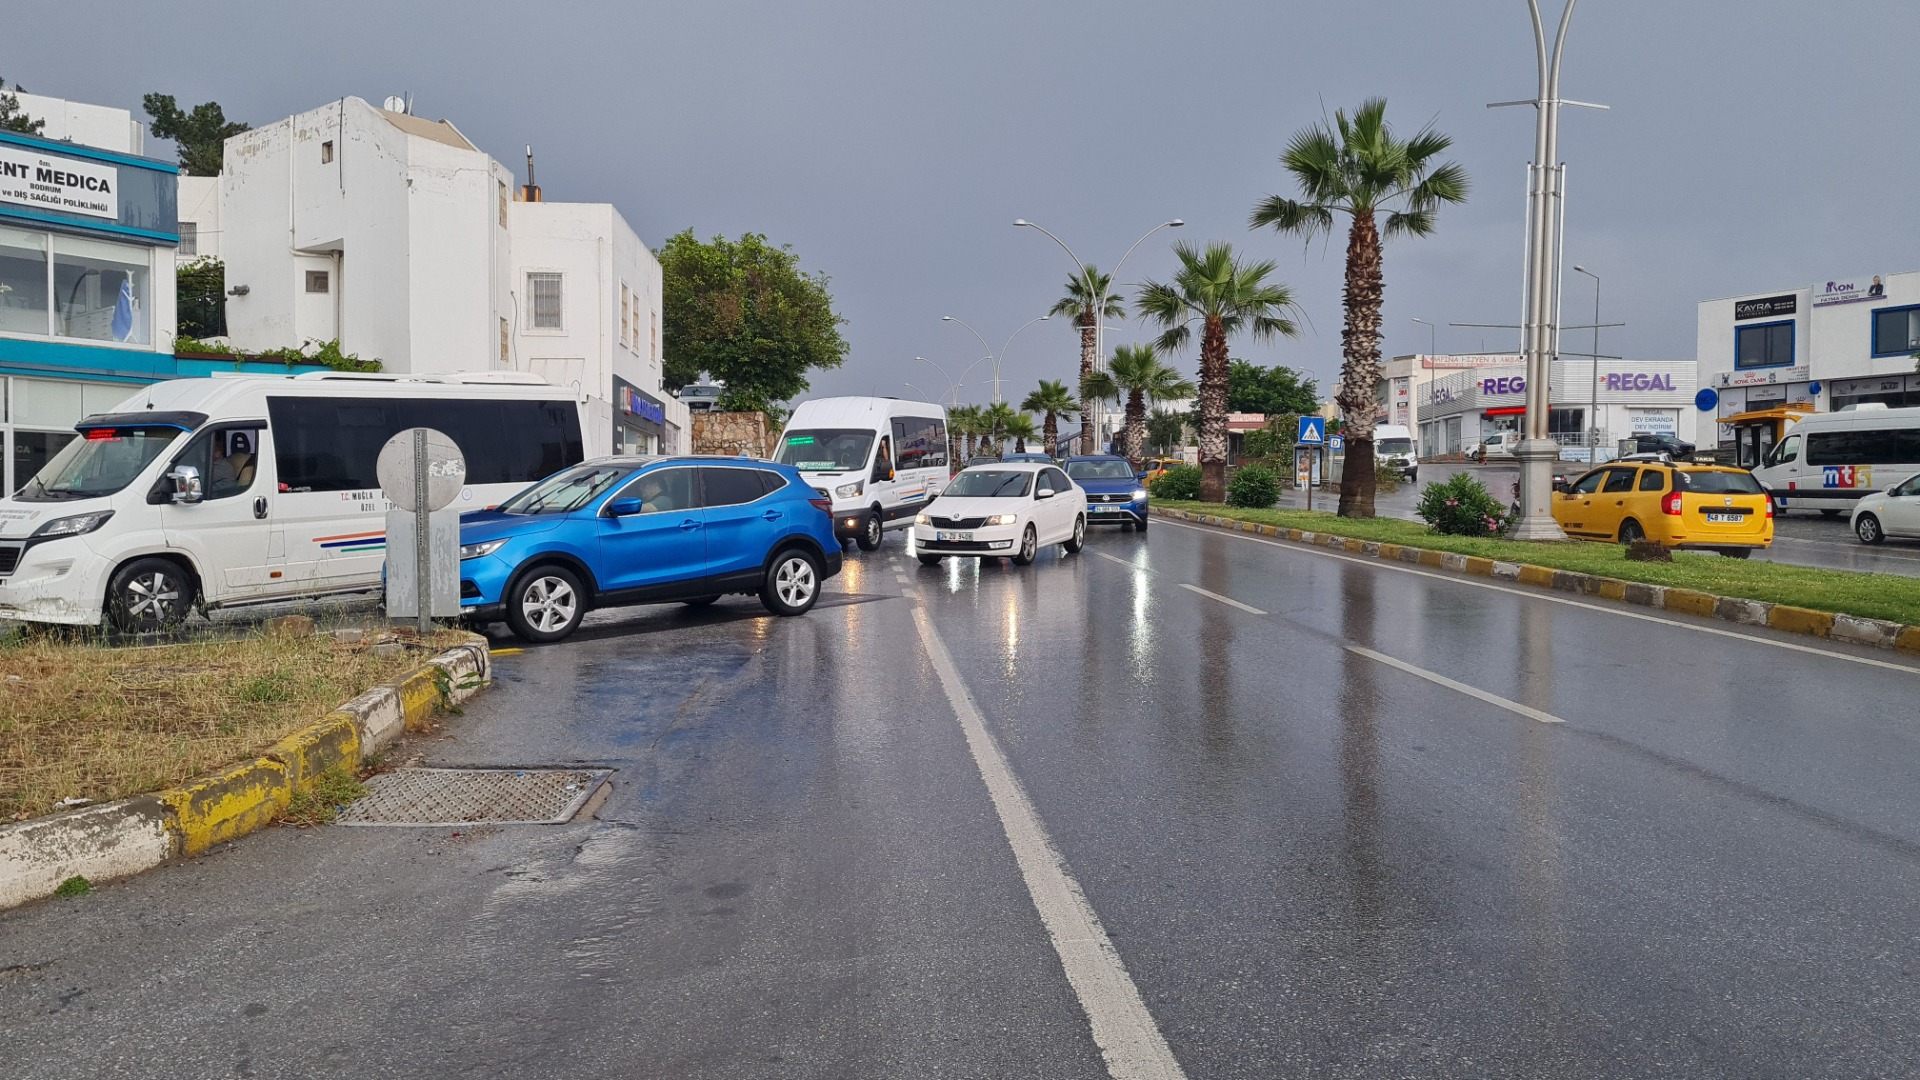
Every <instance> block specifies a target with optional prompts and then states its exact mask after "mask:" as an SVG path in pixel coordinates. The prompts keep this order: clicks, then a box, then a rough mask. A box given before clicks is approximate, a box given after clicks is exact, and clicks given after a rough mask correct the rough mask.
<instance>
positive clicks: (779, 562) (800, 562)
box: [760, 548, 820, 615]
mask: <svg viewBox="0 0 1920 1080" xmlns="http://www.w3.org/2000/svg"><path fill="white" fill-rule="evenodd" d="M818 599H820V564H819V563H818V562H817V561H815V559H814V557H813V556H811V555H809V554H807V553H806V552H805V551H802V550H801V549H799V548H788V549H787V550H785V551H782V552H781V553H780V554H778V555H775V556H774V557H773V564H772V565H771V566H768V567H767V578H766V583H765V584H764V585H763V586H761V589H760V602H761V603H762V604H764V605H766V608H767V610H768V611H771V612H773V613H774V614H775V615H805V614H806V613H807V611H808V609H810V608H812V607H813V604H814V601H816V600H818Z"/></svg>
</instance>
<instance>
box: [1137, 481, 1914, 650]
mask: <svg viewBox="0 0 1920 1080" xmlns="http://www.w3.org/2000/svg"><path fill="white" fill-rule="evenodd" d="M1153 513H1155V514H1157V515H1159V516H1160V517H1167V518H1174V519H1176V520H1179V521H1191V522H1193V523H1194V524H1196V525H1211V526H1214V527H1216V528H1222V529H1228V530H1231V531H1233V532H1250V533H1255V534H1258V535H1260V536H1268V537H1272V538H1274V539H1276V540H1287V541H1291V542H1293V543H1296V544H1310V545H1312V546H1314V547H1323V548H1332V549H1335V550H1339V551H1345V552H1349V553H1352V554H1356V555H1361V556H1368V557H1372V558H1376V559H1385V560H1387V561H1389V562H1403V563H1413V564H1416V565H1419V566H1424V567H1430V568H1433V569H1437V570H1450V571H1453V572H1454V573H1459V574H1467V575H1470V576H1473V577H1491V578H1498V579H1500V580H1502V581H1511V582H1515V583H1518V584H1521V585H1533V586H1535V587H1538V588H1542V589H1552V590H1554V591H1557V592H1569V593H1576V594H1578V595H1581V596H1597V597H1599V598H1601V599H1603V600H1618V601H1620V602H1622V603H1627V604H1636V605H1638V606H1640V607H1651V608H1660V609H1661V610H1663V611H1672V612H1676V613H1678V614H1681V615H1698V616H1700V617H1702V618H1707V619H1718V620H1720V621H1722V622H1730V623H1739V624H1741V625H1743V626H1764V627H1767V628H1769V629H1772V630H1780V631H1784V632H1786V633H1789V634H1806V635H1808V636H1811V637H1819V638H1829V639H1831V640H1834V641H1845V642H1849V643H1851V644H1855V645H1868V646H1872V647H1874V648H1879V649H1894V650H1897V651H1899V652H1905V653H1913V654H1916V655H1920V626H1908V625H1906V624H1905V623H1896V622H1886V621H1884V620H1881V619H1867V618H1862V617H1860V616H1857V615H1835V614H1833V613H1832V612H1827V611H1813V610H1810V609H1808V608H1801V607H1793V606H1791V605H1788V604H1770V603H1767V602H1766V601H1764V600H1747V599H1743V598H1741V597H1737V596H1716V595H1714V594H1712V593H1704V592H1698V591H1696V590H1693V589H1679V588H1672V587H1669V586H1665V585H1647V584H1643V583H1641V582H1638V581H1622V580H1620V579H1619V578H1609V577H1598V576H1596V575H1593V574H1580V573H1575V572H1573V571H1570V570H1554V569H1552V568H1550V567H1545V566H1534V565H1531V564H1529V563H1510V562H1496V561H1494V560H1492V559H1482V558H1478V557H1475V556H1472V555H1458V554H1455V553H1453V552H1446V551H1436V550H1433V549H1431V548H1417V547H1410V546H1408V545H1405V544H1387V543H1375V542H1373V541H1361V540H1354V539H1351V538H1347V537H1340V536H1329V535H1327V534H1326V533H1316V532H1308V531H1305V530H1303V529H1284V528H1281V527H1280V526H1278V525H1257V524H1254V523H1253V522H1249V521H1240V520H1238V519H1237V518H1227V517H1220V516H1218V515H1215V514H1195V513H1190V512H1188V511H1186V510H1167V509H1163V508H1161V507H1158V506H1156V507H1154V508H1153Z"/></svg>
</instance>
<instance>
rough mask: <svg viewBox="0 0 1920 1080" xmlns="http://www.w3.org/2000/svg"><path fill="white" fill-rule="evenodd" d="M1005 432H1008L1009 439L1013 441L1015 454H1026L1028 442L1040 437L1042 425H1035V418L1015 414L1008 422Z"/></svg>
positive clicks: (1024, 414) (1023, 414)
mask: <svg viewBox="0 0 1920 1080" xmlns="http://www.w3.org/2000/svg"><path fill="white" fill-rule="evenodd" d="M1003 430H1005V431H1006V433H1007V438H1009V439H1012V440H1013V452H1014V453H1016V454H1024V453H1026V452H1027V440H1028V439H1034V438H1038V437H1039V436H1040V425H1038V424H1036V423H1034V422H1033V417H1031V416H1029V415H1027V414H1026V413H1014V414H1013V416H1012V417H1011V418H1009V419H1008V420H1007V423H1006V427H1005V428H1004V429H1003Z"/></svg>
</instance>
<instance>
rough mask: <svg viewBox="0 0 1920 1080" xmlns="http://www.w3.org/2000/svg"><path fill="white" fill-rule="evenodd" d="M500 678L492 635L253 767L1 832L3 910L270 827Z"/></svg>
mask: <svg viewBox="0 0 1920 1080" xmlns="http://www.w3.org/2000/svg"><path fill="white" fill-rule="evenodd" d="M492 673H493V661H492V654H491V653H490V652H489V651H488V649H487V642H486V639H484V638H480V637H478V636H476V637H475V638H474V640H472V641H470V642H467V643H465V644H461V645H456V646H454V647H453V648H451V649H448V650H447V651H446V652H443V653H441V654H440V655H438V656H436V657H434V658H433V659H432V660H430V661H428V662H427V663H426V664H425V665H423V666H422V667H420V668H417V669H415V670H414V671H411V672H409V673H407V674H406V675H404V676H402V677H400V678H398V679H395V680H394V681H393V682H390V683H387V684H385V685H383V686H378V687H375V688H374V689H372V690H369V691H367V692H366V693H364V694H361V695H360V696H359V697H357V698H354V699H353V700H352V701H349V702H347V703H346V704H345V705H342V706H340V707H339V708H338V709H335V710H334V711H333V712H331V713H328V714H327V715H326V716H325V717H323V718H322V719H320V720H318V721H316V722H314V723H312V724H309V725H307V726H306V727H304V728H301V729H300V730H299V731H296V732H294V733H293V734H292V735H289V736H287V737H286V738H284V739H282V740H280V741H279V742H277V743H275V744H274V745H273V746H271V747H269V748H268V749H267V751H266V752H265V753H264V754H262V755H261V756H260V757H258V758H255V759H254V760H252V761H249V762H243V763H241V764H239V765H235V766H233V767H232V768H230V769H226V770H223V771H222V772H219V773H216V774H215V775H213V776H206V777H201V778H199V779H197V780H194V781H191V782H190V783H187V784H184V785H182V786H180V787H177V788H172V789H169V790H167V791H159V792H155V793H153V794H151V795H137V796H135V797H133V798H131V799H121V800H119V801H118V802H111V803H104V804H102V805H100V806H89V807H86V808H85V809H82V810H75V811H71V812H68V813H64V814H56V815H54V816H51V817H44V818H34V819H33V820H30V821H22V822H17V823H13V824H9V825H4V826H0V911H3V910H5V909H7V908H10V907H15V906H18V905H20V904H24V903H26V902H28V901H30V900H38V899H41V898H43V897H47V896H52V895H53V892H54V890H55V889H57V888H59V886H60V883H61V882H63V881H65V880H67V879H68V878H71V877H74V876H76V875H78V876H82V877H85V878H86V879H87V880H88V881H89V882H91V883H93V884H99V883H100V882H103V881H110V880H112V879H114V878H122V877H127V876H129V875H132V874H137V873H140V872H141V871H143V870H150V869H152V868H153V867H156V866H158V865H160V864H161V863H163V862H166V861H167V860H168V859H173V858H177V857H180V856H186V855H198V854H200V853H202V852H204V851H206V850H208V849H209V848H212V847H214V846H215V845H217V844H223V843H226V842H227V841H229V840H232V839H234V838H236V837H240V836H244V835H246V834H247V833H250V832H253V831H254V830H256V829H259V828H262V827H264V826H265V825H267V824H269V823H270V822H272V821H273V819H274V818H276V817H278V816H279V815H280V813H281V812H282V811H284V810H285V809H286V808H287V804H288V803H289V802H290V801H291V800H292V798H293V793H294V792H296V791H299V790H302V789H304V788H308V787H310V786H311V785H312V784H313V781H314V779H315V778H316V777H318V776H319V775H320V774H321V773H324V772H326V771H327V770H329V769H333V768H339V767H345V768H347V769H349V770H357V769H358V768H359V767H360V761H361V759H362V758H363V757H364V756H365V755H367V754H369V753H371V752H373V751H376V750H380V749H383V748H385V747H386V746H388V745H390V744H392V743H393V742H394V740H396V739H398V738H399V737H400V735H401V733H402V732H403V731H410V730H418V729H419V728H420V727H421V726H423V725H424V724H425V723H426V722H427V720H428V719H430V718H431V717H432V716H433V715H434V713H435V712H436V711H438V710H439V708H440V705H441V702H442V701H443V700H444V699H443V697H442V695H441V690H440V688H441V686H442V685H444V686H445V687H446V697H450V698H451V699H452V700H453V701H455V702H460V701H464V700H466V699H467V698H469V697H471V696H473V695H474V694H475V693H477V692H479V690H480V689H482V688H483V687H484V686H485V685H486V683H487V680H488V679H489V678H491V676H492ZM476 676H477V678H476Z"/></svg>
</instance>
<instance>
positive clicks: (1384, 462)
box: [1373, 424, 1420, 483]
mask: <svg viewBox="0 0 1920 1080" xmlns="http://www.w3.org/2000/svg"><path fill="white" fill-rule="evenodd" d="M1373 467H1374V468H1375V469H1392V470H1393V471H1394V472H1397V473H1399V474H1400V475H1401V476H1402V477H1404V478H1405V479H1406V481H1407V482H1408V483H1412V482H1414V481H1415V480H1418V479H1419V478H1420V459H1419V458H1417V457H1415V456H1414V453H1413V431H1412V429H1410V428H1408V427H1407V426H1406V425H1405V424H1381V425H1380V426H1379V427H1376V428H1374V429H1373Z"/></svg>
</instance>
